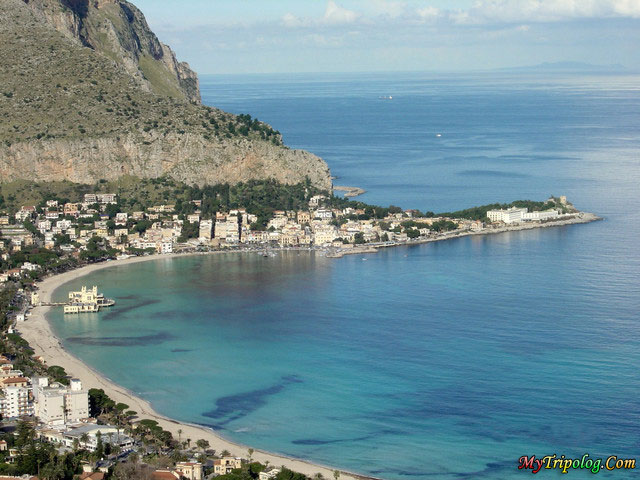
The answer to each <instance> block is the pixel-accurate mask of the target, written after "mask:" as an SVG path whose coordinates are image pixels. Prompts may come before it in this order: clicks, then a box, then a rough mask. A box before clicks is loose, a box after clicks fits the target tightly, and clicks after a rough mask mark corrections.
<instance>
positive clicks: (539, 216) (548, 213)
mask: <svg viewBox="0 0 640 480" xmlns="http://www.w3.org/2000/svg"><path fill="white" fill-rule="evenodd" d="M558 216H559V215H558V211H557V210H554V209H549V210H543V211H539V212H528V213H525V214H524V215H523V216H522V219H523V220H537V221H541V220H549V219H552V218H556V217H558Z"/></svg>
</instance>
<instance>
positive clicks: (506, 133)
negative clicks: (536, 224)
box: [51, 74, 640, 480]
mask: <svg viewBox="0 0 640 480" xmlns="http://www.w3.org/2000/svg"><path fill="white" fill-rule="evenodd" d="M638 80H639V78H638V77H636V76H631V75H629V76H622V77H616V78H612V77H605V76H599V77H588V76H577V75H576V76H571V77H554V78H551V79H549V78H542V77H539V78H536V77H530V78H527V79H526V80H523V79H522V78H516V77H507V76H503V77H499V78H497V77H492V76H467V77H464V78H462V77H447V76H427V75H418V74H406V75H402V76H395V77H394V76H385V75H375V76H344V77H330V76H326V77H312V76H296V77H291V78H285V77H275V76H261V77H205V78H203V81H202V84H203V97H204V99H205V102H206V103H208V104H212V105H216V106H219V107H221V108H223V109H226V110H229V111H232V112H235V113H244V112H250V113H252V114H254V116H257V117H258V118H259V119H261V120H265V121H267V122H269V123H271V124H272V125H274V127H275V128H277V129H279V130H280V131H281V132H282V133H283V135H284V137H285V141H286V142H287V143H288V144H290V145H292V146H294V147H300V148H307V149H310V150H311V151H313V152H315V153H317V154H319V155H321V156H323V157H324V158H325V159H326V160H327V162H328V163H329V165H330V167H331V169H332V172H333V173H334V174H335V175H337V176H338V177H339V179H338V180H336V183H337V184H345V185H353V186H360V187H363V188H365V189H366V190H367V191H368V193H367V194H365V195H364V196H363V197H362V200H363V201H368V202H371V203H380V204H389V203H392V204H398V205H401V206H403V207H405V208H420V209H421V210H432V211H436V212H437V211H446V210H453V209H458V208H464V207H467V206H472V205H478V204H483V203H489V202H493V201H511V200H514V199H518V198H532V199H545V198H547V197H548V195H549V194H555V195H562V194H565V195H567V196H568V197H569V199H570V200H572V201H573V202H574V203H575V205H576V206H577V207H579V208H581V209H583V210H587V211H592V212H595V213H597V214H599V215H601V216H604V217H605V218H606V219H605V221H602V222H597V223H592V224H588V225H577V226H571V227H563V228H551V229H542V230H536V231H528V232H515V233H505V234H499V235H493V236H484V237H475V238H463V239H457V240H451V241H447V242H441V243H436V244H429V245H423V246H417V247H402V248H397V249H393V250H387V251H382V252H379V253H378V254H375V255H371V254H368V255H361V256H349V257H345V258H342V259H327V258H325V257H322V256H319V255H315V254H312V253H302V252H301V253H298V252H290V253H282V254H279V255H278V256H276V257H273V258H263V257H262V256H258V255H252V254H240V255H227V254H224V255H213V256H206V257H205V256H198V257H187V258H180V259H163V260H159V261H154V262H146V263H141V264H136V265H131V266H114V267H113V268H109V269H106V270H103V271H100V272H96V273H94V274H92V275H90V276H88V277H85V278H83V279H81V280H79V281H74V282H72V283H69V284H67V285H65V286H63V287H62V288H60V289H58V291H57V292H56V295H57V297H58V298H63V297H64V296H65V295H66V292H67V291H68V290H70V289H71V288H74V287H78V286H80V285H82V284H87V285H93V284H97V285H99V287H100V290H101V291H103V292H104V293H105V294H106V295H107V296H109V297H113V298H115V299H116V301H117V305H116V307H114V308H112V309H110V310H105V311H104V312H101V313H100V314H95V315H84V316H80V317H73V318H71V317H67V318H63V315H62V314H61V313H60V312H56V313H53V314H52V315H51V320H52V322H53V325H54V328H55V330H56V332H57V333H58V334H59V335H60V337H61V338H62V340H63V343H64V345H65V347H67V348H68V349H69V350H70V351H71V352H73V353H74V354H76V355H78V356H79V357H80V358H82V359H83V360H84V361H86V362H87V363H88V364H90V365H91V366H93V367H95V368H96V369H98V370H99V371H101V372H103V373H104V374H105V375H106V376H108V377H109V378H111V379H113V380H114V381H116V382H118V383H120V384H122V385H124V386H125V387H127V388H129V389H131V390H132V391H134V392H136V393H137V394H140V395H141V396H142V397H144V398H146V399H148V400H150V401H151V402H152V404H153V405H154V407H155V408H157V409H158V410H159V411H160V412H161V413H163V414H166V415H168V416H171V417H175V418H177V419H180V420H185V421H190V422H195V423H200V424H204V425H209V426H211V427H213V428H215V429H216V430H218V431H219V432H220V433H221V434H222V435H223V436H226V437H228V438H230V439H233V440H236V441H238V442H242V443H244V444H248V445H251V446H254V447H257V448H261V449H266V450H272V451H275V452H280V453H284V454H287V455H292V456H297V457H302V458H305V459H309V460H312V461H316V462H320V463H324V464H329V465H333V466H337V467H341V468H345V469H349V470H354V471H358V472H361V473H364V474H370V475H374V476H377V477H382V478H386V479H391V480H397V479H438V480H439V479H460V478H469V479H471V478H488V479H510V478H522V477H523V476H526V475H530V473H526V472H523V471H519V470H518V469H517V462H518V459H519V458H520V457H521V456H523V455H534V454H535V455H536V456H544V455H547V454H557V455H558V456H560V455H565V456H567V457H573V458H575V457H582V456H583V455H584V454H585V453H588V454H590V456H591V457H596V458H603V459H606V458H607V457H608V456H610V455H617V456H618V457H625V458H627V457H633V458H636V457H638V458H639V459H640V400H639V398H640V397H639V395H638V393H639V392H640V368H639V367H640V323H639V321H640V319H639V314H638V312H639V311H640V254H639V253H638V245H639V244H640V241H639V238H640V213H639V212H640V189H639V184H640V159H639V152H640V95H639V94H638V90H637V85H638V84H639V83H638ZM389 95H391V96H393V100H383V99H381V98H379V97H382V96H389ZM437 134H440V135H441V136H439V137H438V136H437ZM638 468H640V465H639V466H638ZM540 475H543V476H548V477H550V478H556V477H561V475H560V474H559V472H541V473H540ZM569 475H570V477H571V478H591V477H593V474H591V473H589V472H586V471H584V470H582V471H575V470H572V471H571V472H570V473H569ZM632 476H633V471H630V472H623V471H615V472H601V473H599V474H598V475H597V478H616V479H618V478H631V477H632Z"/></svg>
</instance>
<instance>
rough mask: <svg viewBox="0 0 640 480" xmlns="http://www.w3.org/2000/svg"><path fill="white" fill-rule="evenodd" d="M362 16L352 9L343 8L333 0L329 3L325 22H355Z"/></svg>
mask: <svg viewBox="0 0 640 480" xmlns="http://www.w3.org/2000/svg"><path fill="white" fill-rule="evenodd" d="M359 17H360V14H359V13H357V12H354V11H352V10H347V9H346V8H342V7H341V6H339V5H338V4H337V3H336V2H334V1H333V0H329V2H328V3H327V9H326V10H325V12H324V18H323V20H324V23H328V24H332V25H335V24H344V23H353V22H355V21H356V20H358V18H359Z"/></svg>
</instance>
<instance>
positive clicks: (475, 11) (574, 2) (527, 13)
mask: <svg viewBox="0 0 640 480" xmlns="http://www.w3.org/2000/svg"><path fill="white" fill-rule="evenodd" d="M611 17H634V18H640V0H478V1H477V2H476V3H475V4H474V6H473V7H472V8H470V9H468V10H463V11H452V12H450V18H451V19H452V20H453V22H454V23H457V24H486V23H518V22H558V21H568V20H574V19H583V18H611Z"/></svg>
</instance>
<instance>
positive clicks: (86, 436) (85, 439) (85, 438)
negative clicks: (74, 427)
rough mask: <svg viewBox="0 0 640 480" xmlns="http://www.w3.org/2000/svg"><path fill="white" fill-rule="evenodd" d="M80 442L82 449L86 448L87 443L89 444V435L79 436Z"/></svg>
mask: <svg viewBox="0 0 640 480" xmlns="http://www.w3.org/2000/svg"><path fill="white" fill-rule="evenodd" d="M80 442H82V445H83V446H84V447H86V446H87V443H88V442H89V435H87V433H86V432H85V433H83V434H82V435H80Z"/></svg>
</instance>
